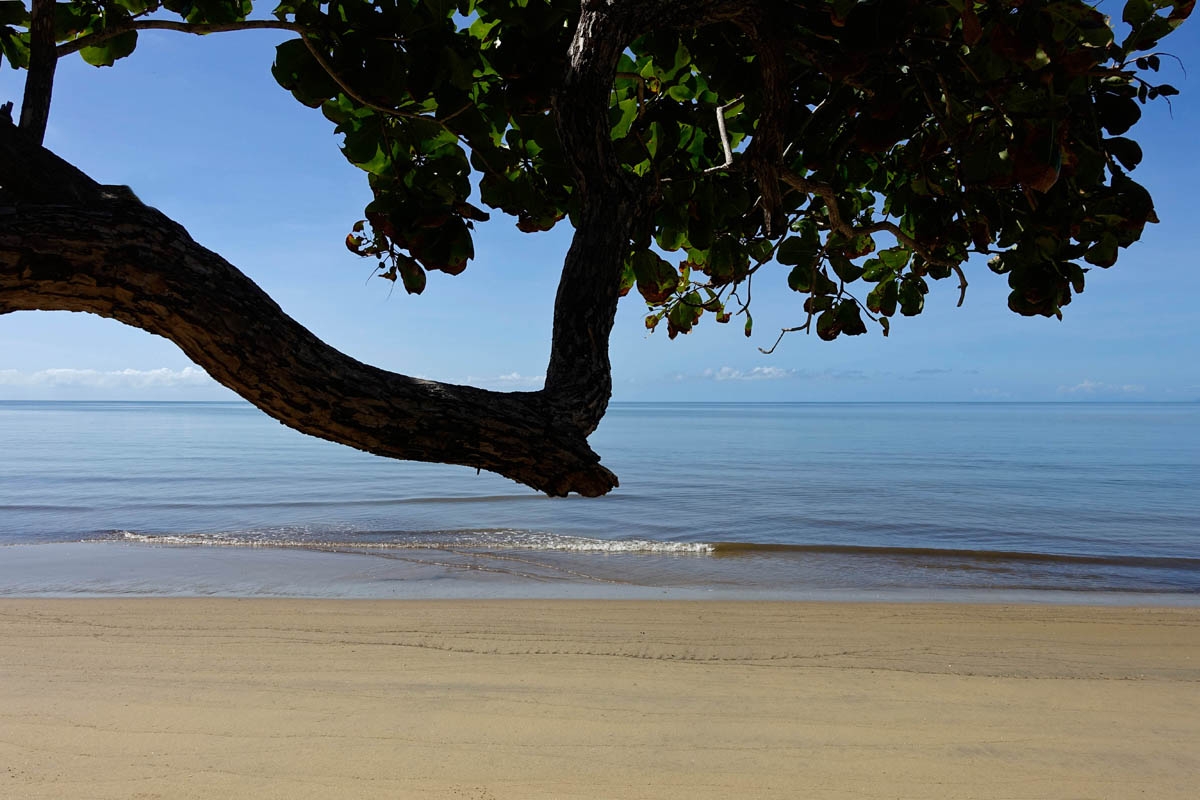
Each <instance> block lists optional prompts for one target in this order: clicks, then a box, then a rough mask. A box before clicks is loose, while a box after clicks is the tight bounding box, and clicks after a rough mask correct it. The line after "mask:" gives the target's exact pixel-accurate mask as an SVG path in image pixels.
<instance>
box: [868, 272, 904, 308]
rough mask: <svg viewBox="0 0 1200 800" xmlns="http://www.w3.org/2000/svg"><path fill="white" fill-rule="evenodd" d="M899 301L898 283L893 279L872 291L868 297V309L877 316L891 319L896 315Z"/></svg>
mask: <svg viewBox="0 0 1200 800" xmlns="http://www.w3.org/2000/svg"><path fill="white" fill-rule="evenodd" d="M898 299H899V286H898V285H897V281H896V280H895V279H894V278H892V279H889V280H886V281H883V282H882V283H880V284H879V285H878V286H876V287H875V288H874V289H872V290H871V293H870V294H868V295H867V308H868V309H869V310H870V311H872V312H874V313H876V314H882V315H883V316H885V317H890V316H892V315H893V314H895V313H896V302H897V300H898Z"/></svg>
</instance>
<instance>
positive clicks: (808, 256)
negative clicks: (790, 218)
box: [775, 236, 819, 267]
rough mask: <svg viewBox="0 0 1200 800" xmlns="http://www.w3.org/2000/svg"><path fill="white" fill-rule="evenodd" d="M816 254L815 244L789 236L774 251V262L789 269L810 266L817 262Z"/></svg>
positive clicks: (817, 251)
mask: <svg viewBox="0 0 1200 800" xmlns="http://www.w3.org/2000/svg"><path fill="white" fill-rule="evenodd" d="M814 238H815V237H814ZM818 253H819V246H818V244H817V242H815V241H812V240H810V239H808V238H807V237H804V236H789V237H788V238H786V239H784V240H783V244H781V245H779V249H778V250H777V251H775V260H776V261H778V262H779V263H780V264H783V265H784V266H789V267H790V266H812V265H813V264H814V263H815V262H816V260H817V255H818Z"/></svg>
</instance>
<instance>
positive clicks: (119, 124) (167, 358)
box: [0, 4, 1200, 401]
mask: <svg viewBox="0 0 1200 800" xmlns="http://www.w3.org/2000/svg"><path fill="white" fill-rule="evenodd" d="M1108 5H1110V6H1111V5H1112V4H1108ZM1109 11H1110V13H1111V11H1112V9H1111V8H1110V9H1109ZM286 36H287V35H286V34H283V33H274V32H239V33H227V34H218V35H213V36H209V37H203V38H200V37H191V36H185V35H182V34H177V33H170V32H157V31H155V32H146V33H143V34H142V36H141V40H140V44H139V46H138V49H137V52H136V53H135V54H134V55H133V57H131V58H130V59H127V60H125V61H122V62H118V64H117V65H116V66H115V67H113V68H107V69H96V68H93V67H89V66H87V65H86V64H84V63H83V62H82V61H81V60H80V59H78V57H71V58H68V59H66V60H65V61H64V62H63V63H62V64H61V65H60V66H59V73H58V80H57V83H56V87H55V96H54V106H53V108H52V110H51V116H50V126H49V130H48V133H47V137H46V144H47V146H48V147H50V148H51V149H52V150H54V151H55V152H57V153H58V154H60V155H61V156H63V157H65V158H66V159H68V160H69V161H71V162H73V163H75V164H76V165H78V166H79V167H81V168H82V169H84V170H85V171H86V172H88V173H89V174H91V175H92V176H93V177H95V178H96V179H98V180H100V181H101V182H104V183H120V184H128V185H130V186H131V187H133V189H134V191H135V192H137V194H138V195H139V196H140V197H141V198H142V200H143V201H145V202H147V203H149V204H150V205H153V206H156V207H158V208H160V209H161V210H162V211H164V212H165V213H166V214H168V215H169V216H171V217H173V218H174V219H175V220H177V221H179V222H181V223H182V224H183V225H184V226H185V227H186V228H187V229H188V230H189V231H190V233H191V234H192V236H193V237H194V238H195V239H196V240H197V241H198V242H200V243H201V244H203V245H205V246H207V247H209V248H210V249H212V250H215V251H216V252H218V253H220V254H221V255H223V256H224V257H225V258H227V259H228V260H229V261H231V262H232V263H233V264H235V265H237V266H238V267H239V268H240V269H241V270H242V271H244V272H245V273H246V274H248V275H249V276H250V277H251V278H253V279H254V280H255V281H256V282H258V283H259V284H260V285H261V286H262V287H263V288H264V289H266V290H267V291H268V292H269V293H270V294H271V295H272V296H273V297H274V298H275V299H276V300H277V301H278V302H279V303H280V305H281V306H282V307H283V308H284V310H285V311H287V312H288V313H289V314H291V315H292V316H294V317H295V318H296V319H298V320H299V321H300V322H302V323H303V324H304V325H306V326H307V327H308V328H309V329H311V330H312V331H313V332H314V333H316V334H317V335H319V336H321V337H322V338H323V339H325V340H326V341H328V342H330V343H331V344H333V345H334V346H336V347H338V348H339V349H341V350H343V351H345V352H347V353H349V354H350V355H352V356H354V357H356V358H358V359H361V360H363V361H366V362H369V363H372V364H376V365H378V366H381V367H384V368H387V369H392V370H397V371H400V372H404V373H407V374H411V375H421V376H425V377H429V378H436V379H439V380H448V381H453V382H460V383H475V384H480V385H486V386H490V387H493V388H511V389H528V388H536V387H537V386H540V381H541V375H542V374H543V372H544V370H545V365H546V361H547V359H548V356H549V341H550V321H551V311H552V302H553V298H554V292H555V286H556V281H557V277H558V269H559V266H560V263H561V258H562V255H563V253H564V252H565V251H566V247H567V242H568V237H569V234H570V231H569V229H568V228H567V227H565V226H563V227H561V228H560V229H558V230H555V231H552V232H550V233H548V234H539V235H536V236H529V235H525V234H521V233H519V232H517V231H516V229H515V228H514V227H513V226H512V224H511V221H510V220H508V219H507V218H504V217H502V216H500V215H494V217H493V222H492V223H489V224H486V225H483V226H482V227H481V229H480V230H479V232H478V237H477V242H476V250H477V258H476V260H475V261H473V262H472V263H471V266H470V267H469V268H468V269H467V271H466V272H465V273H463V274H462V275H461V276H458V277H449V276H445V275H441V274H433V275H431V276H430V281H429V286H428V288H427V289H426V292H425V294H424V295H422V296H419V297H410V296H408V295H406V294H404V293H403V291H390V290H391V288H392V287H391V285H390V284H388V283H386V282H384V281H382V280H378V279H370V278H369V274H370V269H369V262H367V261H363V260H361V259H358V258H356V257H355V256H353V255H351V254H350V253H348V252H347V251H346V250H345V248H344V246H343V244H342V240H343V239H344V237H345V235H346V233H347V231H348V230H349V227H350V225H351V224H352V223H353V222H354V221H355V220H357V219H359V218H360V216H361V212H362V208H363V206H364V204H365V203H366V201H367V200H368V199H369V195H368V191H367V184H366V179H365V175H364V174H363V173H361V172H359V171H358V170H357V169H355V168H353V167H351V166H350V165H349V164H347V163H346V162H345V160H344V159H343V158H342V156H341V154H340V153H339V151H338V147H337V144H338V137H336V136H335V135H334V134H333V132H332V126H331V125H330V123H328V122H327V121H326V120H325V119H324V117H323V116H322V115H321V114H320V112H318V111H314V110H311V109H308V108H305V107H303V106H301V105H300V104H299V103H297V102H296V101H295V100H294V99H292V97H291V96H290V95H289V94H288V93H287V92H285V91H284V90H282V89H280V88H279V86H278V85H277V84H276V83H275V82H274V80H273V79H272V78H271V75H270V65H271V61H272V58H273V56H274V45H275V44H276V43H278V42H279V41H282V40H283V39H284V38H286ZM1168 42H1169V46H1168V47H1166V48H1165V49H1167V50H1169V51H1170V52H1172V53H1174V54H1176V55H1178V56H1179V57H1180V58H1182V59H1183V61H1184V64H1185V66H1186V67H1187V69H1188V70H1189V73H1190V74H1191V76H1192V77H1191V79H1188V78H1186V77H1185V76H1184V75H1183V74H1182V73H1181V71H1180V70H1179V68H1178V66H1177V65H1176V64H1175V63H1174V62H1171V61H1169V60H1164V69H1163V73H1162V74H1163V75H1164V76H1165V77H1164V80H1166V81H1167V82H1170V83H1173V84H1175V85H1176V86H1178V87H1179V88H1180V89H1181V90H1182V95H1180V96H1179V97H1176V98H1173V100H1174V113H1173V117H1172V116H1171V115H1170V114H1168V110H1167V107H1166V104H1165V103H1161V102H1160V103H1155V104H1151V105H1150V106H1147V107H1146V108H1145V109H1144V116H1143V119H1142V122H1141V123H1139V124H1138V126H1136V127H1135V128H1134V131H1133V134H1132V135H1134V136H1135V138H1137V139H1138V140H1139V141H1140V142H1141V143H1142V145H1143V148H1144V150H1145V161H1144V162H1143V165H1142V166H1141V167H1139V168H1138V170H1137V171H1136V173H1135V177H1136V178H1137V179H1138V180H1139V181H1141V182H1142V183H1143V184H1144V185H1145V186H1147V188H1149V189H1150V191H1151V193H1152V194H1153V196H1154V198H1155V201H1156V206H1157V209H1158V214H1159V217H1160V219H1161V220H1162V223H1161V224H1159V225H1156V226H1150V227H1149V228H1148V229H1147V233H1146V235H1145V236H1144V238H1143V241H1142V242H1141V243H1139V244H1138V245H1136V246H1135V247H1134V248H1133V249H1131V250H1128V251H1123V253H1122V257H1121V260H1120V262H1119V263H1118V265H1117V266H1116V267H1114V268H1113V269H1111V270H1108V271H1101V270H1093V271H1092V272H1091V273H1090V274H1089V276H1088V288H1087V291H1086V292H1085V293H1084V294H1083V295H1081V296H1079V297H1077V298H1076V300H1075V302H1074V303H1072V305H1071V306H1070V307H1068V308H1067V309H1066V318H1065V320H1064V321H1063V322H1059V321H1057V320H1045V319H1041V318H1036V319H1028V318H1022V317H1018V316H1017V315H1015V314H1012V313H1011V312H1009V311H1008V310H1007V308H1006V306H1005V297H1006V295H1007V286H1006V284H1005V280H1004V278H1003V277H999V276H995V275H992V274H991V273H990V272H989V271H988V270H987V269H986V267H985V265H984V263H983V262H982V260H980V261H976V262H972V263H971V264H970V265H969V267H968V270H967V273H968V278H969V279H970V280H971V288H970V290H969V291H968V294H967V300H966V304H965V305H964V307H963V308H961V309H956V308H955V307H954V302H955V299H956V294H957V292H956V290H955V287H954V286H953V285H951V284H952V282H951V281H942V282H941V283H940V284H938V285H935V286H934V290H933V292H932V294H931V296H930V297H929V298H928V299H927V303H926V311H925V313H924V314H922V315H921V316H920V317H917V318H915V319H898V320H896V323H895V324H894V325H893V328H892V334H891V336H890V338H887V339H885V338H883V337H882V336H880V335H879V334H878V333H877V332H874V331H872V332H871V333H869V334H868V335H865V336H860V337H854V338H847V337H843V338H841V339H839V340H837V341H835V342H832V343H827V342H822V341H820V340H819V339H817V338H816V337H815V336H805V335H802V334H793V335H791V336H789V337H787V338H786V339H785V340H784V341H783V343H782V344H781V345H780V347H779V349H778V350H776V351H775V353H774V355H771V356H767V355H763V354H762V353H760V352H759V351H758V349H757V348H758V346H760V345H761V346H764V347H768V346H770V344H771V343H772V342H773V341H774V339H775V336H776V334H777V332H778V330H779V328H780V327H782V326H785V325H791V324H796V323H797V322H799V321H802V319H803V314H802V312H801V310H800V301H801V300H802V298H801V297H800V296H799V295H796V294H794V293H792V292H790V291H788V290H787V288H786V268H783V267H779V268H776V270H775V271H774V272H772V273H768V274H765V275H760V276H759V280H757V281H756V283H755V293H754V306H753V311H754V317H755V336H754V337H753V338H752V339H750V340H747V339H746V338H744V337H743V336H742V335H741V331H740V325H729V326H719V325H716V324H714V323H712V322H711V319H706V320H705V321H704V322H703V323H702V324H701V325H700V326H699V328H698V329H697V330H696V331H695V332H694V333H692V334H690V335H688V336H682V337H679V338H678V339H676V340H675V341H669V340H668V339H667V337H666V335H665V331H660V332H659V333H656V334H654V335H650V336H647V334H646V332H645V329H644V327H643V325H642V320H641V318H642V316H643V314H644V307H643V306H642V304H641V301H640V298H638V297H637V296H636V293H635V294H631V295H630V296H629V297H627V298H626V299H625V300H624V301H623V302H622V306H621V309H620V311H619V314H618V319H617V325H616V329H615V332H614V335H613V339H612V360H613V368H614V383H615V396H614V399H615V400H617V401H622V400H624V401H644V400H715V401H735V400H737V401H750V400H763V401H887V400H896V401H917V400H953V401H972V400H980V401H994V400H1033V401H1059V400H1146V401H1174V400H1197V399H1200V358H1197V354H1198V353H1200V332H1198V330H1197V327H1198V325H1197V323H1198V322H1200V314H1198V313H1197V310H1196V304H1197V298H1200V274H1198V273H1197V270H1196V268H1195V265H1196V252H1197V248H1198V246H1200V215H1198V214H1197V213H1196V211H1195V204H1196V196H1197V195H1196V189H1195V187H1196V186H1197V185H1198V182H1200V157H1198V156H1197V155H1196V150H1195V146H1196V142H1195V136H1196V131H1198V130H1200V85H1198V81H1200V77H1198V76H1200V19H1194V20H1192V21H1191V22H1190V23H1189V24H1185V25H1184V26H1183V28H1182V29H1181V30H1180V31H1178V32H1177V33H1176V34H1174V35H1173V36H1172V37H1171V39H1169V40H1168ZM22 78H23V73H20V74H17V73H14V72H13V71H11V70H8V69H4V70H3V71H0V99H14V100H17V101H18V104H19V98H20V95H21V86H22V84H21V79H22ZM233 397H234V396H233V395H232V394H231V393H230V392H228V391H227V390H225V389H223V388H222V387H220V386H218V385H216V384H215V383H214V382H212V381H211V380H210V379H209V378H208V377H207V375H205V374H204V373H203V371H201V370H199V369H198V368H196V367H195V366H194V365H193V364H191V362H190V361H189V360H188V359H187V358H186V357H185V356H183V355H182V354H181V353H180V352H179V351H178V349H176V348H175V346H174V345H172V344H171V343H170V342H167V341H166V340H164V339H160V338H157V337H155V336H152V335H150V334H148V333H145V332H143V331H140V330H135V329H133V328H129V327H126V326H123V325H121V324H119V323H116V322H113V321H111V320H104V319H100V318H97V317H92V316H89V315H82V314H67V313H60V312H55V313H46V312H20V313H16V314H9V315H5V316H0V400H3V399H147V400H150V399H154V400H159V399H196V400H216V399H233Z"/></svg>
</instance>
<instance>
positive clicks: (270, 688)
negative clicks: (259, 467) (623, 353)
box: [0, 599, 1200, 800]
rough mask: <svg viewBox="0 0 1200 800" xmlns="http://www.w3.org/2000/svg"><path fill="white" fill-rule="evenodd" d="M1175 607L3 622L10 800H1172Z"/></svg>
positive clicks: (190, 604)
mask: <svg viewBox="0 0 1200 800" xmlns="http://www.w3.org/2000/svg"><path fill="white" fill-rule="evenodd" d="M1197 743H1200V610H1197V609H1186V608H1151V609H1137V608H1106V607H1084V606H1039V605H1031V606H1019V607H1014V606H995V605H992V606H988V605H979V606H974V605H952V604H935V605H908V604H890V605H870V604H851V603H841V604H820V603H812V604H809V603H758V602H699V603H696V602H624V601H600V602H575V601H551V602H544V601H502V602H492V601H429V602H426V601H306V600H234V599H220V600H207V599H144V600H143V599H128V600H126V599H121V600H42V599H31V600H4V601H0V796H3V797H11V798H21V799H22V800H23V799H24V798H31V799H32V798H143V799H144V798H193V797H194V798H211V797H223V798H242V797H245V798H251V797H253V798H481V799H482V798H497V799H500V798H518V799H523V798H731V797H747V798H766V797H771V798H773V797H778V798H797V797H804V798H1127V797H1154V798H1189V799H1190V798H1192V797H1194V796H1195V787H1196V785H1197V783H1198V782H1200V746H1197Z"/></svg>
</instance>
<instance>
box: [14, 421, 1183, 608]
mask: <svg viewBox="0 0 1200 800" xmlns="http://www.w3.org/2000/svg"><path fill="white" fill-rule="evenodd" d="M592 442H593V445H594V447H595V448H596V450H597V452H599V453H600V454H601V455H602V456H603V457H604V463H605V464H606V465H608V466H610V468H611V469H613V470H614V471H615V472H616V473H617V474H618V475H619V476H620V479H621V487H620V488H619V489H618V490H616V491H615V492H614V493H613V494H612V495H610V496H608V497H605V498H600V499H584V498H565V499H561V498H560V499H551V498H546V497H542V496H540V495H537V494H535V493H534V492H532V491H530V490H528V489H525V488H524V487H522V486H519V485H517V484H515V483H512V482H511V481H508V480H506V479H503V478H499V477H497V476H494V475H489V474H486V473H485V474H482V475H476V473H475V472H474V471H473V470H468V469H463V468H457V467H447V466H438V465H425V464H413V463H406V462H396V461H389V460H386V459H382V458H377V457H374V456H370V455H367V454H364V453H360V452H357V451H354V450H352V449H349V448H345V447H340V446H337V445H332V444H329V443H327V442H322V441H319V440H316V439H313V438H310V437H306V436H303V435H301V434H298V433H295V432H293V431H291V430H289V429H287V428H285V427H283V426H281V425H279V424H277V423H275V422H274V421H272V420H270V419H268V418H267V417H265V416H263V415H262V414H261V413H260V412H258V411H256V410H255V409H253V408H251V407H250V406H248V405H244V404H239V403H31V402H5V403H0V444H2V445H3V451H2V452H3V455H0V594H37V593H100V594H104V593H150V594H157V593H161V594H169V593H199V594H256V593H266V594H300V595H305V594H310V595H317V596H325V595H331V594H332V595H352V596H387V595H389V594H396V593H401V594H404V595H405V596H411V595H414V594H415V595H421V594H422V593H423V592H424V593H427V594H430V595H431V596H433V595H438V596H440V595H441V594H445V593H447V592H448V593H449V594H455V593H456V592H463V593H467V594H471V595H472V596H474V595H478V594H488V593H490V592H494V593H497V594H503V595H505V596H512V595H517V596H519V595H521V594H530V595H536V596H542V595H546V594H550V595H553V594H555V593H556V592H560V591H561V592H563V593H565V594H572V593H577V592H578V590H579V588H580V587H588V586H591V587H607V588H606V589H605V591H612V592H616V593H617V594H620V592H621V591H623V589H621V587H625V589H627V590H629V591H633V592H634V593H636V591H642V592H645V591H651V590H660V589H661V590H664V591H665V590H670V591H674V592H710V591H719V592H735V593H742V594H753V595H755V596H759V595H769V596H820V595H821V594H822V593H841V594H839V596H843V595H845V596H855V595H856V594H858V595H863V596H868V595H871V594H872V593H878V592H885V593H886V592H899V593H904V594H906V595H908V596H916V597H922V596H929V597H934V596H939V595H940V593H945V592H964V591H969V592H973V593H976V594H978V593H983V594H985V595H986V594H987V593H989V592H998V591H1010V592H1011V591H1020V592H1031V591H1033V592H1038V591H1058V592H1073V593H1079V594H1085V593H1086V594H1089V595H1096V594H1100V595H1104V594H1112V593H1120V592H1136V593H1150V594H1155V595H1161V596H1164V597H1165V596H1171V597H1179V598H1185V599H1186V598H1188V597H1193V596H1196V597H1200V404H1099V403H1087V404H1084V403H1079V404H849V405H847V404H828V405H827V404H619V405H614V406H613V407H612V409H611V410H610V412H609V414H608V416H607V417H606V419H605V421H604V423H603V424H602V426H601V428H600V430H598V431H597V433H596V434H595V435H594V436H593V438H592ZM3 545H7V547H4V546H3ZM168 562H169V563H168ZM189 570H190V571H189ZM259 572H261V573H262V574H261V577H258V578H256V577H255V576H256V575H257V574H258V573H259ZM156 575H161V578H156ZM354 576H360V577H359V578H355V577H354ZM447 586H454V587H457V588H456V589H454V590H447V588H446V587H447ZM613 587H617V588H613ZM635 590H636V591H635Z"/></svg>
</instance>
